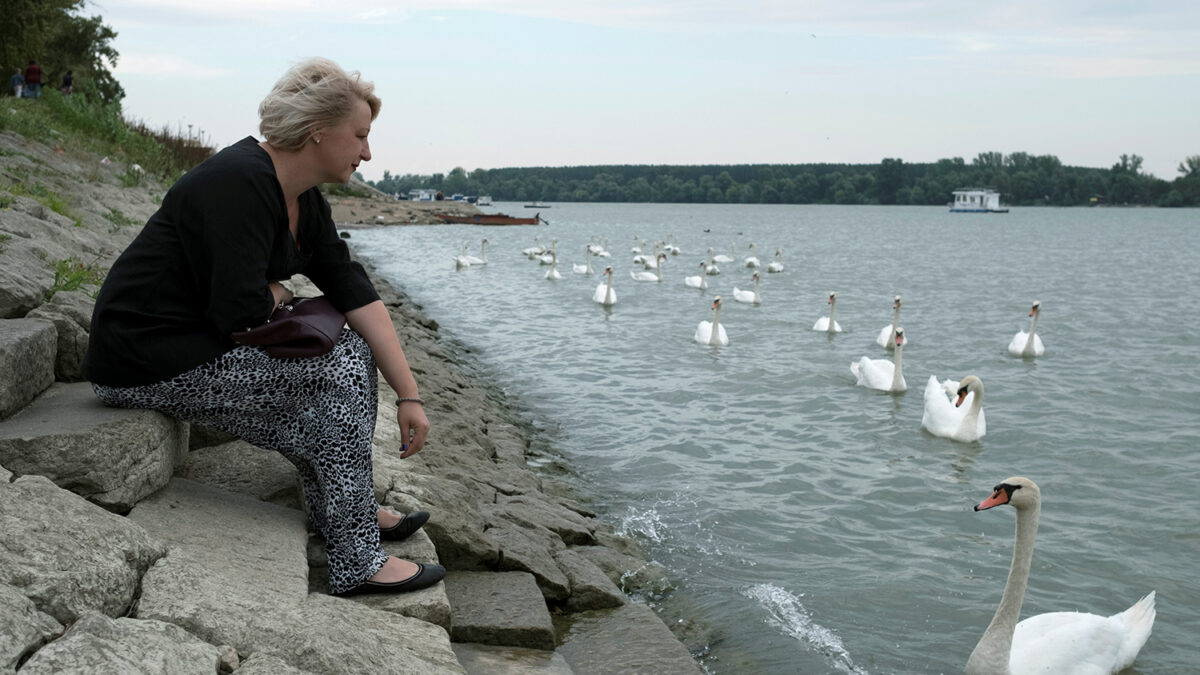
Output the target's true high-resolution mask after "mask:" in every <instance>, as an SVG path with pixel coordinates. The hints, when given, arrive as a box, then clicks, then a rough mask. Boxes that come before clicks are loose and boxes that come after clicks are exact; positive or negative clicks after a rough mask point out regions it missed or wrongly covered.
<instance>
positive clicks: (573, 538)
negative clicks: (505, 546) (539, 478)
mask: <svg viewBox="0 0 1200 675" xmlns="http://www.w3.org/2000/svg"><path fill="white" fill-rule="evenodd" d="M496 501H497V504H496V506H495V507H493V508H492V509H491V510H490V513H491V514H494V515H496V516H500V517H502V518H506V519H508V520H511V521H513V522H514V523H517V524H518V525H524V526H527V527H534V526H541V527H544V528H546V529H547V530H550V531H551V532H553V533H555V534H557V535H558V536H559V538H560V539H562V540H563V542H564V543H567V544H570V545H575V546H586V545H589V544H593V543H595V536H594V533H595V529H596V528H595V525H594V524H593V523H591V522H589V521H588V519H587V518H584V517H583V516H581V515H579V514H578V513H576V512H574V511H572V510H570V509H568V508H566V507H565V506H562V505H560V504H556V503H553V502H549V501H546V500H545V499H541V498H540V496H534V495H517V496H512V497H505V496H501V497H498V498H497V500H496Z"/></svg>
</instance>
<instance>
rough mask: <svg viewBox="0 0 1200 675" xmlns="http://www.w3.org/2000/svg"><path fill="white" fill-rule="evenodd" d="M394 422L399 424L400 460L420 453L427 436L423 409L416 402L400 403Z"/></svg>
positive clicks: (426, 424)
mask: <svg viewBox="0 0 1200 675" xmlns="http://www.w3.org/2000/svg"><path fill="white" fill-rule="evenodd" d="M396 421H397V422H399V424H400V438H401V442H400V459H404V458H405V457H408V456H410V455H415V454H417V453H418V452H420V451H421V448H422V447H423V446H424V445H425V437H426V436H428V435H429V420H428V419H426V418H425V408H424V407H422V406H421V404H420V403H418V402H416V401H401V402H400V403H399V404H398V405H397V406H396Z"/></svg>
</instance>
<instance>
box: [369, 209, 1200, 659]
mask: <svg viewBox="0 0 1200 675" xmlns="http://www.w3.org/2000/svg"><path fill="white" fill-rule="evenodd" d="M555 216H556V217H555V219H554V225H553V226H551V227H549V228H546V227H539V228H533V227H513V228H487V229H484V228H477V227H471V226H428V227H393V228H382V229H377V230H360V231H355V232H354V233H353V239H351V242H352V244H353V246H354V248H355V251H356V253H357V254H358V255H360V256H362V257H364V258H368V259H370V260H372V261H373V262H374V263H375V265H376V266H377V267H378V268H379V269H380V271H381V272H382V273H383V274H385V275H387V276H389V277H391V278H393V279H394V280H395V281H397V282H398V283H399V285H401V286H402V287H403V288H405V290H406V291H407V292H408V293H409V294H410V295H411V296H412V297H413V298H414V300H416V301H418V302H419V303H421V304H422V305H423V306H424V310H425V311H426V312H427V313H428V314H429V315H430V316H431V317H432V318H434V319H436V320H437V321H438V322H439V324H441V326H442V331H443V333H446V334H450V335H452V336H453V337H454V338H455V339H456V340H457V341H459V342H461V343H462V344H464V345H466V346H467V347H468V348H470V349H471V350H472V351H473V352H474V355H473V356H474V358H475V359H477V360H478V362H479V366H480V368H481V369H482V371H483V374H484V375H485V376H487V377H489V378H492V379H493V380H495V381H496V382H497V383H498V385H499V386H500V387H501V388H502V389H503V390H505V391H507V392H510V393H511V394H512V396H513V399H514V400H515V401H518V402H519V404H520V405H521V406H522V407H523V408H524V409H525V410H527V411H528V413H529V415H530V416H531V417H532V418H533V420H534V422H535V424H536V425H538V426H539V427H541V428H542V429H543V440H544V442H546V443H551V444H553V445H554V446H556V447H557V448H558V449H559V450H560V451H561V452H562V453H563V454H564V455H565V456H566V457H567V458H568V460H569V461H570V462H571V464H572V466H573V467H574V468H575V469H576V470H577V471H578V472H579V474H580V475H581V476H582V479H583V480H584V481H585V483H586V485H585V486H584V487H585V489H587V490H589V491H591V492H592V494H594V496H595V498H596V500H597V503H596V504H595V507H596V508H597V509H598V510H599V511H600V512H601V513H602V517H604V518H606V519H607V520H608V521H609V522H611V523H613V524H614V525H616V526H618V528H619V529H622V530H623V531H625V532H627V533H629V534H630V535H631V536H634V537H637V538H639V539H641V540H643V541H644V542H645V543H646V544H647V545H648V547H649V549H650V551H651V552H652V554H653V555H654V557H655V558H656V560H658V561H659V562H662V563H663V564H665V565H667V566H668V567H669V568H671V569H673V570H676V571H677V572H678V573H679V575H680V577H681V583H680V589H679V591H678V592H677V593H676V594H675V595H672V596H669V597H667V598H665V599H661V600H659V601H657V602H658V604H657V609H658V610H659V612H660V614H662V615H663V616H664V618H665V619H667V622H668V624H669V625H670V624H673V623H675V620H676V619H680V618H683V619H694V620H697V621H699V622H701V623H704V624H706V625H707V626H708V627H709V629H710V631H711V635H710V637H709V638H707V639H708V640H709V644H708V646H709V649H708V650H707V652H706V656H705V667H706V668H708V669H709V670H710V671H711V672H720V673H740V672H772V673H775V672H777V673H791V672H806V673H808V672H812V673H820V672H877V673H890V672H958V671H961V669H962V667H963V665H964V664H965V662H966V657H967V655H969V654H970V651H971V649H972V647H973V646H974V644H975V642H976V641H977V640H978V639H979V636H980V635H981V634H982V631H983V629H984V627H986V625H987V622H988V621H989V620H990V618H991V615H992V612H993V611H994V609H995V606H996V603H997V602H998V601H999V598H1000V594H1001V591H1002V589H1003V585H1004V578H1005V575H1006V573H1007V570H1008V564H1009V559H1010V557H1011V552H1012V539H1011V537H1012V523H1011V522H1010V520H1009V519H1010V518H1012V516H1011V515H1005V516H1004V517H993V518H987V519H980V518H977V517H975V516H976V514H974V513H973V512H972V510H971V505H972V504H974V503H977V502H978V501H979V500H980V499H982V498H983V497H984V496H986V493H987V492H988V491H989V490H990V489H991V487H992V486H993V485H995V484H996V483H997V482H998V481H999V480H1001V479H1003V478H1006V477H1008V476H1011V475H1014V474H1022V475H1027V476H1029V477H1031V478H1033V479H1034V480H1036V481H1037V482H1038V484H1039V485H1040V486H1041V488H1042V493H1043V500H1044V509H1043V513H1042V527H1041V531H1040V532H1039V539H1038V543H1037V551H1036V553H1035V558H1034V570H1033V575H1032V578H1031V581H1030V589H1029V593H1028V595H1027V597H1026V601H1025V609H1024V613H1025V615H1030V614H1033V613H1040V612H1045V611H1056V610H1073V609H1080V610H1085V611H1093V612H1096V613H1099V614H1111V613H1115V612H1117V611H1120V610H1123V609H1124V608H1125V607H1127V606H1128V605H1130V604H1132V603H1133V602H1134V601H1135V600H1137V599H1138V598H1139V597H1141V596H1142V595H1144V594H1145V593H1147V592H1149V591H1150V590H1152V589H1157V590H1158V594H1159V595H1158V602H1159V608H1160V609H1162V610H1163V611H1160V613H1159V623H1158V625H1156V626H1155V629H1154V633H1153V636H1152V637H1151V639H1150V642H1149V643H1148V644H1147V645H1146V647H1145V649H1144V650H1143V651H1142V654H1141V656H1139V658H1138V661H1137V664H1138V668H1139V670H1141V671H1143V672H1179V671H1181V670H1186V669H1187V668H1190V667H1191V666H1192V662H1193V657H1194V654H1193V653H1192V649H1191V647H1190V644H1189V642H1190V640H1191V637H1190V631H1189V629H1188V628H1187V627H1188V626H1193V627H1194V626H1195V625H1197V623H1198V622H1200V579H1198V578H1197V575H1196V574H1195V571H1194V563H1193V562H1192V561H1194V559H1195V558H1196V557H1197V555H1200V538H1197V537H1196V536H1195V533H1196V532H1197V531H1200V517H1198V516H1197V515H1196V512H1195V510H1194V509H1179V508H1177V506H1178V504H1180V503H1189V502H1190V500H1191V497H1192V495H1193V493H1194V484H1195V481H1196V479H1197V477H1200V455H1198V454H1197V453H1195V452H1194V448H1195V447H1196V446H1197V445H1198V444H1200V443H1198V441H1200V425H1198V424H1197V420H1198V419H1200V415H1198V413H1200V370H1197V369H1195V368H1194V367H1191V366H1188V367H1184V368H1181V367H1180V366H1181V365H1182V364H1194V363H1196V362H1197V357H1200V338H1197V336H1196V334H1195V332H1194V331H1193V330H1192V329H1191V327H1190V322H1189V317H1190V316H1191V315H1192V314H1193V312H1192V311H1191V308H1190V305H1191V302H1190V298H1188V297H1187V296H1188V293H1187V292H1186V291H1185V290H1184V289H1191V288H1194V287H1196V283H1197V281H1200V273H1198V271H1197V270H1200V265H1198V264H1197V263H1198V262H1200V261H1197V259H1196V253H1195V252H1196V251H1200V234H1198V232H1197V228H1195V227H1194V223H1193V222H1192V221H1194V216H1195V214H1194V213H1189V212H1185V211H1168V210H1152V209H1138V210H1117V209H1110V210H1070V209H1014V210H1013V211H1012V212H1011V213H1009V214H1007V215H1003V216H996V215H983V216H971V215H965V214H953V215H951V214H948V213H946V212H945V210H944V209H933V208H918V207H911V208H909V207H899V208H883V207H792V206H788V207H783V206H781V207H769V206H754V207H737V206H726V205H719V206H687V205H685V206H666V205H603V204H599V205H589V204H563V205H558V204H556V205H555ZM671 235H673V237H674V240H675V241H676V242H677V243H678V245H679V247H680V249H681V253H680V254H679V255H677V256H675V255H672V256H669V257H668V260H667V262H666V264H665V266H664V268H663V277H664V281H663V282H662V283H637V282H634V281H632V280H631V279H630V278H629V270H631V269H635V268H634V266H633V263H632V257H633V254H632V253H631V252H630V249H631V248H632V247H633V246H634V245H635V241H639V240H640V239H643V238H644V239H646V240H647V241H649V242H650V244H651V245H653V242H654V241H656V240H660V239H661V240H668V237H669V236H671ZM483 237H487V239H488V242H489V243H488V259H489V263H488V265H486V266H484V267H471V268H469V269H466V270H463V271H461V272H456V271H455V269H454V262H453V257H454V255H456V254H457V253H458V252H459V251H460V250H461V247H462V244H463V243H464V242H465V243H467V244H468V246H469V248H470V249H473V248H474V247H475V246H477V245H478V244H479V240H480V239H482V238H483ZM551 237H555V238H557V240H558V241H557V247H558V262H559V266H560V267H561V268H562V269H563V270H564V274H563V278H562V279H560V280H557V281H547V280H544V279H543V277H544V275H545V268H544V267H542V266H540V265H538V263H537V262H536V261H530V260H529V259H527V257H526V256H524V255H522V253H521V251H522V249H525V248H528V247H530V246H532V245H534V244H535V243H541V244H544V245H549V244H550V239H551ZM750 241H754V242H756V243H757V245H758V250H759V251H760V252H765V251H768V250H769V251H774V250H775V249H776V248H781V249H782V250H783V255H784V258H785V261H786V265H787V267H786V271H785V272H783V273H778V274H769V275H768V274H763V275H762V278H761V293H762V297H763V303H762V304H761V305H748V304H743V303H736V302H727V303H724V305H723V311H722V314H721V323H722V325H724V326H726V330H727V331H728V335H729V340H730V344H729V345H728V346H726V347H721V348H714V347H708V346H704V345H698V344H696V343H695V342H694V341H693V340H692V336H693V334H694V333H695V330H696V326H697V324H698V323H699V322H700V321H703V320H711V315H712V310H711V304H712V298H713V296H715V295H723V296H724V297H726V298H732V293H731V291H732V288H733V287H734V286H735V285H736V286H739V287H741V288H748V287H750V286H751V285H752V284H753V282H752V281H751V280H750V275H751V273H752V270H748V269H746V268H744V267H741V266H740V265H739V264H738V263H731V264H727V265H722V266H721V269H722V273H721V274H719V275H715V276H708V277H707V281H708V283H709V285H710V287H709V289H708V290H707V291H700V290H697V289H695V288H689V287H687V286H685V284H684V282H683V278H684V277H685V276H688V275H693V274H695V271H696V269H697V267H698V263H699V262H702V261H705V260H706V258H707V251H706V249H707V248H708V247H712V248H713V249H714V251H717V252H725V251H729V250H730V246H731V244H732V246H733V249H734V256H735V259H737V260H738V261H739V263H740V258H737V257H736V256H737V255H739V254H742V253H743V251H746V249H747V246H748V244H749V242H750ZM605 242H607V243H605ZM589 243H595V244H599V245H606V246H607V247H608V249H609V250H610V251H611V253H612V257H611V258H609V259H606V260H603V261H601V260H599V259H598V260H592V261H591V264H592V266H593V268H594V269H596V270H597V271H599V270H600V269H602V268H603V265H604V264H611V265H613V267H614V272H615V276H614V281H613V287H614V289H615V290H616V292H617V295H618V297H619V302H618V304H617V305H615V306H613V307H603V306H601V305H598V304H597V303H594V302H593V301H592V294H593V292H594V290H595V287H596V284H597V283H598V281H599V280H600V279H602V277H601V275H599V274H597V275H596V276H588V275H583V274H573V273H566V272H565V270H569V269H571V267H569V265H571V264H575V263H584V262H585V258H584V253H583V252H584V250H585V246H586V245H587V244H589ZM1135 244H1136V245H1135ZM760 257H761V256H760ZM763 260H764V261H765V258H763ZM598 263H599V264H598ZM637 269H640V266H639V267H638V268H637ZM831 289H837V313H836V318H837V321H838V323H839V324H840V325H841V327H842V328H843V332H841V333H836V334H829V333H823V332H816V331H813V330H812V326H813V324H814V322H815V321H816V320H817V319H818V318H820V317H821V316H827V315H828V304H827V297H828V293H829V291H830V290H831ZM897 294H900V295H903V297H904V320H903V325H904V328H905V332H906V334H907V336H908V337H909V338H910V340H911V342H910V343H909V344H907V345H906V346H905V349H904V370H905V378H906V379H907V380H908V382H909V383H910V385H914V386H911V387H910V389H909V391H908V392H907V393H905V394H902V395H890V394H882V393H880V392H875V391H871V390H868V389H865V388H863V387H856V386H855V384H854V376H853V375H851V373H850V370H849V365H850V363H851V362H852V361H855V360H857V359H859V358H860V357H862V356H869V357H871V358H885V357H886V356H887V352H885V351H884V350H883V349H882V348H880V347H879V346H878V345H877V344H875V337H876V336H877V335H878V333H879V328H880V326H883V325H884V324H885V323H888V322H890V320H891V316H892V301H893V298H894V296H895V295H897ZM1033 300H1041V301H1042V303H1043V312H1042V318H1041V320H1040V322H1039V324H1038V333H1039V334H1040V335H1042V336H1043V340H1044V342H1045V345H1046V354H1045V356H1043V357H1041V358H1038V359H1022V358H1017V357H1012V356H1010V355H1009V354H1008V353H1007V345H1008V342H1009V341H1010V340H1011V338H1012V336H1013V334H1014V333H1015V332H1016V331H1018V330H1021V329H1027V328H1028V318H1027V314H1028V311H1029V306H1030V303H1031V302H1032V301H1033ZM970 373H974V374H976V375H978V376H979V377H980V378H981V379H982V380H983V381H984V382H985V384H986V388H987V398H986V399H985V402H984V408H985V410H986V411H987V418H988V434H987V436H985V437H984V438H983V439H982V440H981V441H979V442H977V443H972V444H961V443H956V442H954V441H950V440H947V439H944V438H937V437H934V436H932V435H930V434H928V433H926V432H924V431H922V430H921V428H920V425H921V416H922V412H923V403H922V394H923V389H924V385H923V383H924V382H925V380H927V379H928V378H929V376H930V375H936V376H937V377H938V378H941V379H945V378H954V379H960V378H961V377H963V376H964V375H967V374H970ZM916 383H922V384H916ZM434 424H435V427H436V420H435V421H434ZM996 515H999V514H996ZM1167 608H1169V610H1168V609H1167ZM1168 617H1169V618H1168Z"/></svg>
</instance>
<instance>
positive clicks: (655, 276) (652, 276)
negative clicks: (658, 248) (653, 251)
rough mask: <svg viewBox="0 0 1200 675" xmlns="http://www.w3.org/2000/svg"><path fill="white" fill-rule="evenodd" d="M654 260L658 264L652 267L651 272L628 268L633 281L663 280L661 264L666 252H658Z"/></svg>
mask: <svg viewBox="0 0 1200 675" xmlns="http://www.w3.org/2000/svg"><path fill="white" fill-rule="evenodd" d="M656 260H657V261H658V265H656V266H655V267H654V271H653V272H634V271H633V270H629V276H631V277H633V280H634V281H659V282H661V281H662V280H663V277H662V264H663V263H664V262H666V261H667V254H666V253H659V254H658V257H657V258H656Z"/></svg>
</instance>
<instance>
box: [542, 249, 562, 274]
mask: <svg viewBox="0 0 1200 675" xmlns="http://www.w3.org/2000/svg"><path fill="white" fill-rule="evenodd" d="M550 257H551V260H550V269H549V270H546V276H545V277H544V278H545V279H546V280H548V281H558V280H559V279H562V274H560V273H559V271H558V254H557V253H554V252H553V251H551V252H550Z"/></svg>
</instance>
